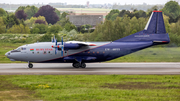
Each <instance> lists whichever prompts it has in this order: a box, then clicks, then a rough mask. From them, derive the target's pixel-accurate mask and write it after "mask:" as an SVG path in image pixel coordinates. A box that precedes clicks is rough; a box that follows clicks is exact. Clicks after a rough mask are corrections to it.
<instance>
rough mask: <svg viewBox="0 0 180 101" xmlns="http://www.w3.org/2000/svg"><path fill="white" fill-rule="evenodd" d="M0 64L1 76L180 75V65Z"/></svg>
mask: <svg viewBox="0 0 180 101" xmlns="http://www.w3.org/2000/svg"><path fill="white" fill-rule="evenodd" d="M27 65H28V64H27V63H8V64H0V75H17V74H18V75H81V74H83V75H111V74H159V75H163V74H180V63H87V64H86V65H87V67H86V68H73V67H72V64H70V63H51V64H49V63H48V64H47V63H34V64H33V65H34V67H33V68H31V69H30V68H28V67H27Z"/></svg>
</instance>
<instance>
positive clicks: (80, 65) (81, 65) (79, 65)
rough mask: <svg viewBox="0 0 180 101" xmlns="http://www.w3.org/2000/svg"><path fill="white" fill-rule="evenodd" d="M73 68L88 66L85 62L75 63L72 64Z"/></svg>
mask: <svg viewBox="0 0 180 101" xmlns="http://www.w3.org/2000/svg"><path fill="white" fill-rule="evenodd" d="M72 66H73V67H74V68H80V67H81V68H86V64H85V63H84V62H82V63H79V62H75V63H73V64H72Z"/></svg>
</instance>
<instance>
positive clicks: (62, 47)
mask: <svg viewBox="0 0 180 101" xmlns="http://www.w3.org/2000/svg"><path fill="white" fill-rule="evenodd" d="M63 55H64V42H63V37H62V38H61V56H63Z"/></svg>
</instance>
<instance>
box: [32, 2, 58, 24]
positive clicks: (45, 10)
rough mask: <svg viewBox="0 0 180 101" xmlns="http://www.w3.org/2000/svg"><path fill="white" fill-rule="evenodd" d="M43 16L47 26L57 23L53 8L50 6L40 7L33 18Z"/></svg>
mask: <svg viewBox="0 0 180 101" xmlns="http://www.w3.org/2000/svg"><path fill="white" fill-rule="evenodd" d="M38 16H44V17H45V18H46V21H47V22H48V24H55V23H56V22H57V21H59V17H58V15H57V14H56V13H55V8H53V7H51V6H50V5H46V6H42V7H41V8H40V9H39V11H38V12H37V13H36V14H35V15H34V17H38Z"/></svg>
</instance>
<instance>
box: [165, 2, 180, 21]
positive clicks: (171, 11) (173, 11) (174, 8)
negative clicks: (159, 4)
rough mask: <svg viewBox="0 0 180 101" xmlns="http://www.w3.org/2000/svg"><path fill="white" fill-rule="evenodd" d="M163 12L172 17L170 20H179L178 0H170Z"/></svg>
mask: <svg viewBox="0 0 180 101" xmlns="http://www.w3.org/2000/svg"><path fill="white" fill-rule="evenodd" d="M162 11H163V13H164V14H165V15H167V16H169V17H170V19H169V22H170V23H171V22H177V20H178V17H179V16H180V6H179V4H178V2H176V1H169V2H167V3H166V4H165V6H164V8H163V9H162Z"/></svg>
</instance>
